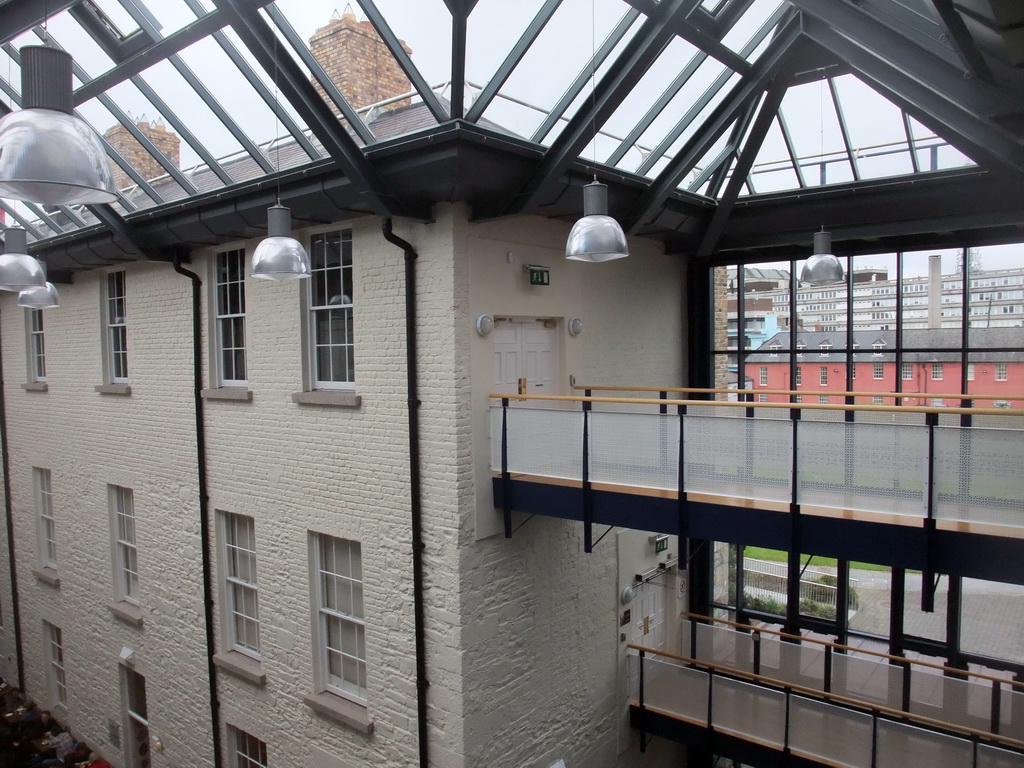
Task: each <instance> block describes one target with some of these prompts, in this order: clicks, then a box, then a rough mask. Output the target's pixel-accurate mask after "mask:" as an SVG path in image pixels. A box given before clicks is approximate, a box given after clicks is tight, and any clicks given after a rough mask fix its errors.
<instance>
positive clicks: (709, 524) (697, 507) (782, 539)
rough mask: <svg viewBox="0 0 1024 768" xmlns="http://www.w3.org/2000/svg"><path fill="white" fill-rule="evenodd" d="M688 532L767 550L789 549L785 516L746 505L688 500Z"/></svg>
mask: <svg viewBox="0 0 1024 768" xmlns="http://www.w3.org/2000/svg"><path fill="white" fill-rule="evenodd" d="M689 511H690V535H691V536H693V537H694V538H697V539H712V540H714V541H728V542H731V543H733V544H749V545H751V546H756V547H768V548H769V549H789V515H788V514H786V513H785V512H774V511H768V510H764V509H750V508H747V507H730V506H725V505H723V504H705V503H704V502H690V506H689Z"/></svg>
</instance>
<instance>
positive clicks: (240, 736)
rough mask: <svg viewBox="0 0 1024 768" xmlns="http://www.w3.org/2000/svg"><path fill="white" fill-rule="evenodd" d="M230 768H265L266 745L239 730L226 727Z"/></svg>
mask: <svg viewBox="0 0 1024 768" xmlns="http://www.w3.org/2000/svg"><path fill="white" fill-rule="evenodd" d="M228 738H229V739H230V745H229V747H228V749H230V750H231V754H232V759H231V760H230V761H229V763H230V765H231V768H267V745H266V744H264V743H263V742H262V741H260V740H259V739H257V738H256V737H255V736H252V735H250V734H248V733H246V732H245V731H243V730H242V729H240V728H235V726H233V725H229V726H228Z"/></svg>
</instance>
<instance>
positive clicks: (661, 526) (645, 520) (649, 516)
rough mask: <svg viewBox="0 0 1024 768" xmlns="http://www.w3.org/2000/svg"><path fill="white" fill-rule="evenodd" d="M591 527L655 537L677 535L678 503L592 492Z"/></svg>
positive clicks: (649, 497) (633, 495)
mask: <svg viewBox="0 0 1024 768" xmlns="http://www.w3.org/2000/svg"><path fill="white" fill-rule="evenodd" d="M593 498H594V523H596V524H599V525H617V526H620V527H622V528H634V529H637V530H641V531H652V532H654V533H669V534H673V535H674V534H677V533H679V503H678V502H677V501H676V500H675V499H665V498H658V497H653V496H637V495H635V494H632V493H613V492H612V491H594V495H593Z"/></svg>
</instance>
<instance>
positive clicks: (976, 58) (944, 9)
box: [928, 0, 995, 83]
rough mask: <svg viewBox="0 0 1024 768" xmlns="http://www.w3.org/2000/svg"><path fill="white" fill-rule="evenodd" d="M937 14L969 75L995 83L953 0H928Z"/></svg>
mask: <svg viewBox="0 0 1024 768" xmlns="http://www.w3.org/2000/svg"><path fill="white" fill-rule="evenodd" d="M928 1H929V2H930V3H931V6H932V8H934V9H935V13H936V14H937V15H938V17H939V18H940V19H941V20H942V25H943V26H944V27H945V28H946V32H947V33H948V35H949V42H950V45H952V46H953V50H955V51H956V53H957V55H958V56H959V57H960V60H961V61H962V62H963V63H964V67H966V69H967V71H968V73H970V75H971V76H972V77H976V78H978V79H979V80H984V81H985V82H986V83H993V82H995V78H993V77H992V70H991V69H989V67H988V63H987V62H986V61H985V57H984V56H982V55H981V52H980V51H979V50H978V46H976V45H975V44H974V38H972V37H971V33H970V31H969V30H968V29H967V25H966V24H965V23H964V19H963V17H962V16H961V15H960V14H959V13H957V11H956V9H955V8H954V7H953V2H952V0H928Z"/></svg>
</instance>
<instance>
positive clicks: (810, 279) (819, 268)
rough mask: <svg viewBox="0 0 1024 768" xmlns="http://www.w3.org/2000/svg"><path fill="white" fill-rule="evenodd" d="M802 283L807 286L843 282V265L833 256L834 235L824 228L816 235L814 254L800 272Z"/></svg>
mask: <svg viewBox="0 0 1024 768" xmlns="http://www.w3.org/2000/svg"><path fill="white" fill-rule="evenodd" d="M800 282H801V283H806V284H807V285H828V284H829V283H841V282H843V265H842V264H841V263H840V261H839V259H838V258H836V257H835V256H834V255H833V254H832V233H831V232H826V231H825V229H824V227H823V228H822V230H821V231H820V232H815V233H814V253H813V254H812V256H811V258H809V259H808V260H807V261H805V262H804V266H803V269H801V270H800Z"/></svg>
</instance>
